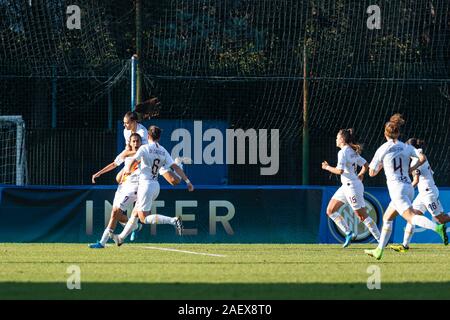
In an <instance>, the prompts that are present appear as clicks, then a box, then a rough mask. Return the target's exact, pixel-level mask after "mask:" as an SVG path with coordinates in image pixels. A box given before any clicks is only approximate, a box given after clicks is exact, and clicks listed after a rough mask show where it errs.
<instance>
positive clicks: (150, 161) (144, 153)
mask: <svg viewBox="0 0 450 320" xmlns="http://www.w3.org/2000/svg"><path fill="white" fill-rule="evenodd" d="M131 159H132V160H137V161H139V160H140V161H141V163H140V167H141V174H140V176H139V181H140V182H141V181H142V182H148V181H156V182H157V181H158V172H159V169H160V168H162V167H164V166H165V167H170V166H171V165H172V164H173V159H172V157H171V156H170V154H169V152H167V150H166V149H165V148H164V147H163V146H161V145H160V144H159V143H155V142H151V143H149V144H146V145H143V146H141V147H140V148H139V150H138V151H137V152H136V154H135V155H134V156H133V157H132V158H131Z"/></svg>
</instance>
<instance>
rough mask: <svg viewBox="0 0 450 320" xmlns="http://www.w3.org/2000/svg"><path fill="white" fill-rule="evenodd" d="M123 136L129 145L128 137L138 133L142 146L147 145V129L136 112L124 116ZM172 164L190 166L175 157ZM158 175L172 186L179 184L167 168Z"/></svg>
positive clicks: (185, 158)
mask: <svg viewBox="0 0 450 320" xmlns="http://www.w3.org/2000/svg"><path fill="white" fill-rule="evenodd" d="M149 101H150V100H149ZM123 126H124V129H123V136H124V138H125V144H128V143H129V140H130V136H131V134H132V133H138V134H139V135H140V136H141V138H142V144H143V145H145V144H148V138H147V137H148V131H147V129H146V128H145V127H144V126H143V125H142V124H140V123H139V122H138V116H137V114H136V112H132V111H128V112H127V113H126V114H125V116H124V117H123ZM128 151H129V152H128V153H127V152H125V153H124V154H122V157H126V156H130V155H131V154H134V153H133V152H132V151H130V150H128ZM174 162H175V163H176V164H177V165H178V166H179V167H180V168H181V169H183V164H190V163H191V162H192V160H191V159H190V158H188V157H177V158H175V160H174ZM120 174H122V172H119V174H118V175H120ZM159 174H160V175H162V176H163V177H164V179H166V180H167V182H168V183H170V184H171V185H173V186H176V185H178V184H179V183H180V182H181V177H179V176H178V175H177V174H176V173H175V172H173V171H172V170H170V168H168V167H161V169H160V171H159Z"/></svg>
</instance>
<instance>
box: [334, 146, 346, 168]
mask: <svg viewBox="0 0 450 320" xmlns="http://www.w3.org/2000/svg"><path fill="white" fill-rule="evenodd" d="M345 160H346V159H345V153H344V151H343V150H341V151H339V152H338V162H337V165H336V169H340V170H344V168H345Z"/></svg>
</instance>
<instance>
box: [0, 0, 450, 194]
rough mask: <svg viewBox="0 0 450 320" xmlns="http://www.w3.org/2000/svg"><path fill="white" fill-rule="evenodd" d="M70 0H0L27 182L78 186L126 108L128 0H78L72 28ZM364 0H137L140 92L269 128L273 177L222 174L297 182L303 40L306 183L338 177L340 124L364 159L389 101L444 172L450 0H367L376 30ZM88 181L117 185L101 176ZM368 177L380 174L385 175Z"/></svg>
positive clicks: (4, 84) (4, 59) (188, 115)
mask: <svg viewBox="0 0 450 320" xmlns="http://www.w3.org/2000/svg"><path fill="white" fill-rule="evenodd" d="M71 2H72V1H60V0H54V1H33V5H32V6H30V5H29V4H28V1H12V0H2V1H0V38H1V42H0V65H1V67H0V92H1V95H0V114H1V115H16V114H21V115H22V116H23V118H24V120H25V124H26V146H27V148H26V150H27V169H28V181H27V182H28V184H31V185H86V184H90V178H91V175H92V174H93V173H94V172H96V170H98V169H99V168H101V167H103V166H104V165H105V164H107V163H109V162H110V161H111V159H113V158H114V156H115V154H116V151H117V150H116V149H115V148H111V144H112V141H114V142H115V141H116V136H117V132H116V130H117V121H120V120H121V119H122V116H123V114H124V113H125V112H126V111H128V110H130V89H129V88H130V57H131V55H132V54H133V53H135V52H136V47H135V40H136V39H135V31H136V24H135V16H136V14H135V10H134V3H133V1H118V0H112V1H107V2H105V1H93V0H80V1H77V3H76V5H78V6H79V7H80V8H81V30H69V29H67V28H66V19H67V16H68V15H67V14H66V12H65V8H66V7H67V6H68V5H71V4H72V3H71ZM371 4H372V3H371V2H370V1H360V0H358V1H343V0H342V1H341V0H337V1H333V2H330V1H324V0H323V1H321V0H312V1H289V0H277V1H272V0H254V1H252V0H249V1H244V0H233V1H231V0H228V1H225V0H224V1H216V0H208V1H206V0H205V1H182V0H172V1H164V2H161V1H145V3H144V4H143V6H142V30H143V32H142V42H141V43H142V48H141V59H140V61H141V62H140V63H141V67H142V72H143V81H142V84H143V85H142V97H143V99H146V98H148V97H150V96H157V97H158V98H159V99H160V101H161V102H162V105H161V106H162V108H161V113H160V116H159V118H160V119H183V120H224V121H227V122H228V123H229V124H230V128H242V129H247V128H255V129H259V128H267V129H270V128H278V129H280V170H279V172H278V174H276V175H274V176H261V175H259V166H250V165H246V166H243V165H229V166H228V174H229V176H228V183H229V184H230V185H242V184H250V185H251V184H254V185H265V184H267V185H273V184H283V185H296V184H301V182H302V172H301V163H302V128H303V120H302V119H303V111H302V101H303V90H302V86H303V80H304V78H303V51H304V48H305V46H306V48H307V50H308V52H309V54H308V62H307V63H308V68H309V70H310V71H309V75H308V77H307V78H308V80H309V96H310V97H309V98H310V99H309V102H310V113H309V130H310V184H312V185H338V184H339V181H338V179H337V178H330V177H329V175H327V174H325V173H324V172H323V171H322V170H321V168H320V163H321V161H322V160H324V159H327V160H328V161H329V162H330V163H335V161H336V154H337V149H336V147H335V145H334V140H335V135H336V132H337V131H338V130H339V129H340V128H347V127H354V128H355V129H356V132H357V134H358V137H359V140H360V141H361V142H363V143H364V145H365V151H364V153H363V155H364V156H365V157H366V158H367V159H369V160H370V159H371V157H372V155H373V153H374V151H375V149H376V147H377V146H379V145H380V144H381V143H382V142H383V134H382V128H383V124H384V122H385V121H386V120H387V119H388V118H389V116H390V115H391V114H392V113H394V112H401V113H403V114H404V115H405V118H406V120H407V123H406V126H405V128H404V132H403V135H402V138H403V139H406V138H408V137H410V136H416V137H420V138H424V139H425V140H426V141H428V142H429V147H428V148H427V150H426V152H427V155H428V157H429V159H430V162H431V163H432V165H433V168H434V170H435V172H437V175H436V176H435V177H436V182H437V184H438V185H448V182H449V178H450V168H449V165H448V161H446V160H447V159H448V154H449V151H450V135H449V130H448V126H449V123H450V108H449V105H450V91H449V82H450V80H449V78H448V75H449V74H450V46H449V43H450V21H449V15H450V3H449V2H448V1H446V0H434V1H424V0H421V1H413V0H409V1H406V0H397V1H382V0H380V1H377V4H378V5H379V6H380V8H381V10H382V27H381V29H380V30H369V29H368V28H367V25H366V21H367V18H368V16H369V14H367V13H366V10H367V7H368V6H369V5H371ZM52 107H54V108H56V111H57V113H56V118H55V119H54V120H55V121H54V123H52ZM3 176H4V175H3ZM194 179H195V178H194ZM7 182H8V181H6V183H7ZM3 183H5V181H3ZM99 183H100V184H114V181H113V177H112V175H111V176H105V177H104V178H103V177H102V178H101V179H100V180H99ZM365 183H366V185H368V186H383V185H384V179H383V177H382V176H381V175H380V176H379V177H377V178H375V179H366V181H365Z"/></svg>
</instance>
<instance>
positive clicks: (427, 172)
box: [390, 138, 450, 252]
mask: <svg viewBox="0 0 450 320" xmlns="http://www.w3.org/2000/svg"><path fill="white" fill-rule="evenodd" d="M406 143H407V144H410V145H412V146H413V147H414V148H416V149H417V150H419V152H420V153H423V148H424V145H425V142H424V141H423V140H419V139H416V138H411V139H409V140H408V141H406ZM416 161H417V160H416V159H414V160H413V161H412V162H411V165H415V163H416ZM433 174H434V172H433V170H432V169H431V166H430V164H429V163H428V160H427V161H425V163H424V164H422V165H421V166H420V167H418V168H417V169H416V170H415V171H413V172H412V175H413V182H412V186H413V187H415V186H417V188H418V189H419V194H418V195H417V197H416V198H415V199H414V202H413V209H414V210H415V212H416V213H417V214H421V215H422V214H424V213H425V211H427V210H428V212H429V213H430V214H431V216H432V217H433V218H434V220H436V221H437V222H439V223H441V224H445V223H446V222H449V221H450V216H449V215H448V214H445V213H444V209H443V208H442V205H441V202H440V201H439V189H438V188H437V187H436V184H435V183H434V178H433ZM444 228H445V227H444ZM413 234H414V226H413V225H412V224H410V223H408V224H407V225H406V227H405V233H404V236H403V243H402V244H401V245H391V246H390V248H391V249H393V250H395V251H397V252H406V251H408V250H409V243H410V242H411V238H412V236H413Z"/></svg>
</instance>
